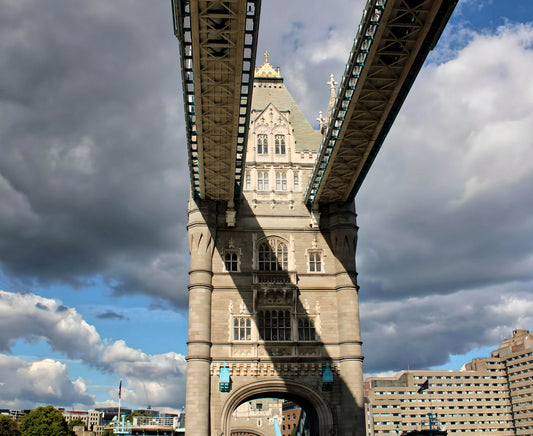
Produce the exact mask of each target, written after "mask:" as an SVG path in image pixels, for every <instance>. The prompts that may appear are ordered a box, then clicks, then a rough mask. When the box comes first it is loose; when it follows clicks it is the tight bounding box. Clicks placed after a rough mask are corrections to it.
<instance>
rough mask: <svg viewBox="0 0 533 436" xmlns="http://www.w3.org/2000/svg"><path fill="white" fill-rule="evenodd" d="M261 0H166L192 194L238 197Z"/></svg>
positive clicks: (221, 197) (221, 198) (242, 168)
mask: <svg viewBox="0 0 533 436" xmlns="http://www.w3.org/2000/svg"><path fill="white" fill-rule="evenodd" d="M260 8H261V0H200V1H194V0H172V11H173V21H174V34H175V35H176V37H177V38H178V40H179V42H180V58H181V77H182V86H183V101H184V110H185V125H186V133H187V142H188V151H189V170H190V179H191V189H192V192H193V195H194V197H195V198H202V199H211V200H219V201H225V202H227V203H229V204H231V203H233V201H234V200H237V201H238V200H239V199H240V195H241V187H242V177H243V170H244V161H245V152H246V137H247V132H248V124H249V116H250V104H251V99H252V88H253V86H252V81H253V69H254V67H255V55H256V51H257V50H256V47H257V35H258V31H259V11H260Z"/></svg>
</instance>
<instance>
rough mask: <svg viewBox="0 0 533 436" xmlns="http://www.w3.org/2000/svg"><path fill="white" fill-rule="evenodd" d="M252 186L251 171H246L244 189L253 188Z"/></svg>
mask: <svg viewBox="0 0 533 436" xmlns="http://www.w3.org/2000/svg"><path fill="white" fill-rule="evenodd" d="M251 188H252V177H251V176H250V173H246V175H245V176H244V189H251Z"/></svg>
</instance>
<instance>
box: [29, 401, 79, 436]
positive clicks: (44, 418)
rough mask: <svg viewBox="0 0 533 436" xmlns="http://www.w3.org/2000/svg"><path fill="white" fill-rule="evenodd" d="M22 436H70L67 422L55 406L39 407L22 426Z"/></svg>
mask: <svg viewBox="0 0 533 436" xmlns="http://www.w3.org/2000/svg"><path fill="white" fill-rule="evenodd" d="M20 432H21V433H22V436H68V435H69V431H68V426H67V421H66V420H65V418H64V417H63V415H62V414H61V412H60V411H59V410H57V409H55V408H54V407H53V406H46V407H37V408H36V409H33V410H32V411H31V412H30V413H28V414H27V415H26V416H25V417H24V418H23V419H22V423H21V424H20Z"/></svg>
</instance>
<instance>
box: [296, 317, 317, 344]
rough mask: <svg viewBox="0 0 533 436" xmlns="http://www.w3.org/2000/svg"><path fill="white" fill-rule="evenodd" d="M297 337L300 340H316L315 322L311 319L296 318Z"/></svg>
mask: <svg viewBox="0 0 533 436" xmlns="http://www.w3.org/2000/svg"><path fill="white" fill-rule="evenodd" d="M298 339H299V340H300V341H314V340H316V335H315V322H314V321H313V320H312V319H308V318H300V319H299V320H298Z"/></svg>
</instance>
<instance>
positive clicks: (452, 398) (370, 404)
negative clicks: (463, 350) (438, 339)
mask: <svg viewBox="0 0 533 436" xmlns="http://www.w3.org/2000/svg"><path fill="white" fill-rule="evenodd" d="M491 354H492V355H491V357H488V358H478V359H474V360H473V361H472V362H469V363H467V364H466V365H465V368H464V369H463V370H460V371H431V370H427V371H402V372H400V373H398V374H397V375H396V376H394V377H372V378H369V379H367V380H366V381H365V413H366V426H367V435H368V436H371V435H381V434H383V435H387V434H388V435H395V436H396V435H398V434H400V433H401V432H407V431H410V430H414V429H417V428H423V427H424V426H425V425H426V424H427V420H428V418H427V416H428V414H429V413H433V414H434V415H436V416H437V418H438V421H439V422H440V424H441V426H442V427H443V428H445V429H446V430H447V431H448V434H465V435H468V434H474V433H490V434H491V435H501V436H503V435H505V436H511V435H528V436H531V435H533V335H532V334H530V333H529V331H528V330H523V329H521V330H514V331H513V334H512V337H511V338H510V339H505V340H503V341H502V343H501V345H500V346H499V347H498V349H496V350H495V351H493V352H492V353H491ZM425 381H428V383H427V385H428V387H427V389H423V387H422V385H423V384H424V382H425ZM421 387H422V388H421Z"/></svg>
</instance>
